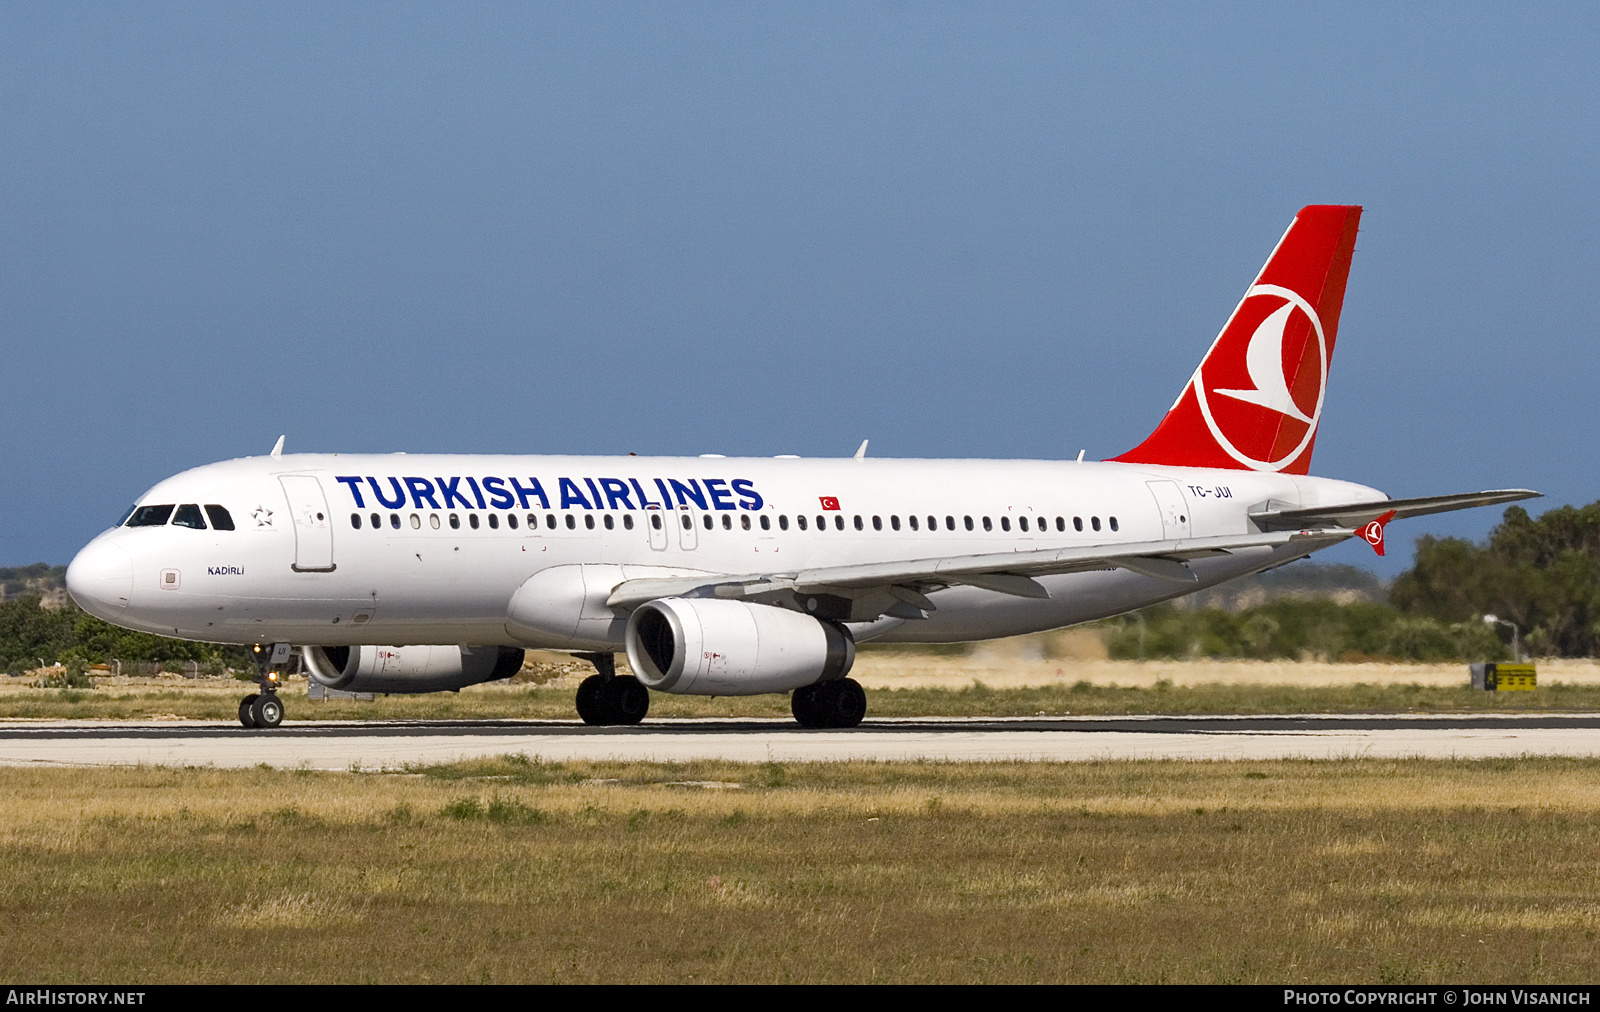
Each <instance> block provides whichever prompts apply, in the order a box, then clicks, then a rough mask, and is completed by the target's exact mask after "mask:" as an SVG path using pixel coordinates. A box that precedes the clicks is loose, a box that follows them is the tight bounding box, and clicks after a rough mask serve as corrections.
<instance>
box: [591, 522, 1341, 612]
mask: <svg viewBox="0 0 1600 1012" xmlns="http://www.w3.org/2000/svg"><path fill="white" fill-rule="evenodd" d="M1354 533H1355V532H1354V531H1353V530H1349V529H1346V528H1334V529H1330V530H1297V531H1269V532H1265V533H1259V534H1249V535H1227V536H1222V537H1209V538H1184V539H1181V540H1175V541H1146V542H1142V543H1136V544H1121V545H1099V546H1089V547H1084V548H1055V549H1045V550H1042V551H1033V552H996V553H992V554H987V555H957V556H945V557H942V558H931V559H913V560H908V561H904V562H872V563H865V564H862V565H854V566H827V567H823V568H818V569H805V570H800V571H798V572H790V573H745V574H728V575H718V574H712V573H708V574H705V575H702V576H683V577H668V578H663V579H644V580H627V581H624V582H623V583H621V584H618V585H617V587H616V588H615V589H614V590H613V591H612V592H611V596H610V597H609V598H608V599H607V600H606V604H607V605H608V606H610V607H612V608H620V609H624V610H627V609H632V608H636V607H638V606H639V605H641V604H644V603H645V602H646V601H653V600H655V599H656V598H659V597H679V596H684V595H698V596H706V595H710V596H714V597H724V598H746V599H756V600H763V601H767V602H769V603H774V604H783V605H787V606H790V607H798V604H797V602H796V598H797V597H800V596H818V597H825V598H832V599H835V600H837V599H846V600H848V601H850V602H852V607H851V608H850V618H851V619H852V620H854V621H863V620H865V619H871V618H876V617H877V616H878V615H880V614H888V615H896V616H898V617H901V618H922V617H924V615H923V614H922V613H923V612H928V611H933V610H934V606H933V603H932V602H931V601H929V600H928V598H927V592H928V591H929V590H937V589H940V588H943V587H949V586H953V585H957V584H965V585H967V586H970V587H981V588H983V589H985V590H993V591H998V592H999V593H1002V594H1012V595H1015V596H1018V597H1033V598H1045V597H1049V596H1050V595H1049V593H1048V592H1047V591H1046V590H1045V588H1044V587H1043V586H1042V585H1041V584H1040V583H1039V582H1038V581H1037V580H1035V579H1034V577H1037V576H1053V575H1057V574H1061V573H1083V572H1089V571H1091V570H1107V569H1126V570H1129V571H1131V572H1135V573H1140V574H1142V575H1144V576H1149V577H1154V578H1157V579H1162V580H1171V581H1173V582H1174V583H1177V584H1192V583H1196V582H1198V578H1197V577H1196V576H1195V574H1194V572H1193V571H1192V570H1190V569H1189V567H1188V565H1187V563H1188V562H1191V561H1193V560H1195V559H1203V558H1207V557H1214V556H1219V555H1228V554H1232V553H1233V552H1237V551H1241V550H1244V549H1250V548H1277V547H1281V546H1284V545H1289V544H1294V545H1295V546H1296V547H1303V548H1304V549H1305V552H1306V554H1308V555H1309V554H1310V553H1311V552H1314V551H1316V550H1317V549H1320V548H1326V547H1327V546H1329V545H1332V544H1335V543H1337V542H1339V541H1343V540H1344V539H1346V538H1348V537H1350V536H1351V535H1352V534H1354ZM863 616H865V617H864V618H863Z"/></svg>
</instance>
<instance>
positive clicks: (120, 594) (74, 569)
mask: <svg viewBox="0 0 1600 1012" xmlns="http://www.w3.org/2000/svg"><path fill="white" fill-rule="evenodd" d="M67 592H68V593H70V594H71V595H72V599H73V600H74V601H76V602H78V607H80V608H82V609H83V610H84V611H86V612H88V613H89V614H91V615H93V616H95V617H96V618H103V619H105V620H106V621H107V622H115V621H116V620H117V619H118V617H120V616H121V615H122V613H123V612H124V611H126V610H127V608H128V598H129V597H130V596H131V595H132V594H133V557H132V556H130V555H129V554H128V553H127V552H126V551H124V550H123V549H122V548H121V547H119V546H117V545H114V544H112V543H110V542H108V541H106V540H104V539H96V540H94V541H91V542H89V544H88V546H87V547H85V548H84V550H83V551H81V552H79V553H78V555H77V558H75V559H73V560H72V565H70V566H68V567H67Z"/></svg>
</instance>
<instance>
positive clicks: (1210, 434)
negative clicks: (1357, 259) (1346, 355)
mask: <svg viewBox="0 0 1600 1012" xmlns="http://www.w3.org/2000/svg"><path fill="white" fill-rule="evenodd" d="M1360 221H1361V208H1359V207H1340V206H1330V205H1321V204H1313V205H1312V206H1310V207H1305V208H1301V210H1300V213H1299V214H1297V215H1296V216H1295V219H1294V222H1293V223H1292V224H1291V225H1290V226H1289V231H1287V232H1285V233H1284V235H1283V238H1282V239H1281V240H1279V242H1278V248H1277V249H1275V250H1273V251H1272V256H1270V257H1268V258H1267V264H1266V266H1265V267H1263V268H1261V274H1260V275H1259V276H1258V277H1257V278H1256V280H1255V284H1253V285H1251V286H1250V289H1249V290H1248V291H1247V292H1245V293H1244V299H1243V300H1241V301H1240V303H1239V305H1238V307H1237V308H1236V309H1234V311H1233V315H1232V316H1231V317H1229V318H1228V322H1227V325H1226V326H1224V327H1223V328H1222V333H1220V334H1218V335H1217V339H1216V341H1215V342H1213V343H1212V345H1211V350H1210V351H1208V352H1207V353H1206V357H1205V359H1204V360H1203V361H1202V362H1201V363H1200V368H1198V369H1196V370H1195V372H1194V376H1193V378H1191V379H1190V380H1189V385H1188V386H1187V387H1185V388H1184V391H1183V394H1182V396H1180V397H1179V398H1178V402H1177V403H1176V404H1174V405H1173V406H1172V410H1171V411H1168V412H1167V416H1166V417H1165V418H1163V419H1162V420H1161V424H1160V425H1158V426H1156V431H1154V432H1152V433H1151V434H1150V438H1148V439H1146V440H1145V441H1144V442H1142V443H1140V444H1139V445H1138V446H1136V447H1134V448H1133V449H1131V450H1129V451H1128V452H1127V453H1124V454H1123V455H1122V456H1120V457H1113V458H1111V459H1112V460H1119V461H1126V462H1128V463H1133V464H1181V465H1188V466H1191V467H1227V468H1234V469H1238V470H1246V469H1248V470H1256V471H1287V472H1289V473H1290V474H1305V473H1306V472H1307V470H1308V469H1309V468H1310V466H1311V450H1312V447H1313V445H1314V444H1315V443H1316V439H1317V422H1318V420H1320V419H1321V417H1322V399H1323V395H1324V394H1325V393H1326V392H1327V389H1328V364H1329V362H1330V361H1331V360H1332V358H1333V340H1334V336H1335V335H1336V334H1337V333H1338V330H1339V311H1340V309H1341V308H1343V306H1344V286H1345V282H1346V281H1347V280H1348V279H1349V277H1350V256H1351V254H1352V253H1353V252H1354V251H1355V245H1356V226H1357V225H1358V223H1359V222H1360Z"/></svg>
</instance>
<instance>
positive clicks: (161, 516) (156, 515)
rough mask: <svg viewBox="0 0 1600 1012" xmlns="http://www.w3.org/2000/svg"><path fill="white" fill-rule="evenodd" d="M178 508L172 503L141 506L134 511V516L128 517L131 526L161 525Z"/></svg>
mask: <svg viewBox="0 0 1600 1012" xmlns="http://www.w3.org/2000/svg"><path fill="white" fill-rule="evenodd" d="M174 509H177V507H176V506H173V505H172V504H171V503H168V504H167V505H165V506H140V507H139V508H138V509H136V510H134V511H133V516H131V517H129V518H128V526H129V527H161V526H164V525H165V524H166V522H167V520H168V519H169V518H170V517H171V516H172V511H173V510H174Z"/></svg>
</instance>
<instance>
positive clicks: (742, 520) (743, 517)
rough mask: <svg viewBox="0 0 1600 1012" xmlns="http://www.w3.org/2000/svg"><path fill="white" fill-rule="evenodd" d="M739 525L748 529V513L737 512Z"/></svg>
mask: <svg viewBox="0 0 1600 1012" xmlns="http://www.w3.org/2000/svg"><path fill="white" fill-rule="evenodd" d="M739 526H740V527H743V528H744V529H745V530H747V531H748V530H749V529H750V514H748V513H741V514H739Z"/></svg>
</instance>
